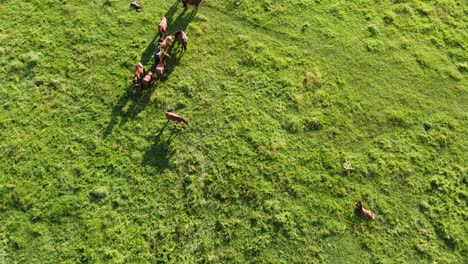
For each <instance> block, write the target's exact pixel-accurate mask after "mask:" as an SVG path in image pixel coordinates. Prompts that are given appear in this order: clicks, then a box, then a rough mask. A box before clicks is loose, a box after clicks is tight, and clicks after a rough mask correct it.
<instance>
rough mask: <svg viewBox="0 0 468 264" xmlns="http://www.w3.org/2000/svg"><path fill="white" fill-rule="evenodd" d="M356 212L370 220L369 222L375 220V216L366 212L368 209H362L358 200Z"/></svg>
mask: <svg viewBox="0 0 468 264" xmlns="http://www.w3.org/2000/svg"><path fill="white" fill-rule="evenodd" d="M356 211H358V212H359V213H360V214H361V215H363V216H364V217H365V218H367V219H371V220H374V219H375V214H374V213H373V212H372V211H371V210H368V209H366V208H364V207H362V201H361V200H359V201H358V203H357V205H356Z"/></svg>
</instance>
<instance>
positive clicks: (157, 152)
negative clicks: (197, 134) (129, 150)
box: [141, 121, 174, 171]
mask: <svg viewBox="0 0 468 264" xmlns="http://www.w3.org/2000/svg"><path fill="white" fill-rule="evenodd" d="M168 124H169V121H167V122H166V123H165V124H164V126H163V127H162V128H161V130H159V132H158V134H157V135H156V136H155V137H154V139H153V142H154V144H153V146H151V148H150V149H148V150H147V151H146V153H145V155H144V156H143V160H142V162H141V165H143V166H151V167H155V168H156V169H157V170H158V171H163V170H164V169H167V168H169V159H170V156H171V155H172V152H171V150H170V144H171V140H172V136H173V135H174V131H173V130H171V131H170V134H169V136H168V137H167V138H166V139H163V138H162V135H163V132H164V129H165V128H166V127H167V125H168Z"/></svg>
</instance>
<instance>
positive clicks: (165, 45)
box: [159, 36, 172, 50]
mask: <svg viewBox="0 0 468 264" xmlns="http://www.w3.org/2000/svg"><path fill="white" fill-rule="evenodd" d="M171 45H172V36H167V37H166V38H165V39H164V40H163V41H161V43H159V47H160V48H161V49H163V50H165V49H167V48H169V47H170V46H171Z"/></svg>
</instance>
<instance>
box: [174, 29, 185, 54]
mask: <svg viewBox="0 0 468 264" xmlns="http://www.w3.org/2000/svg"><path fill="white" fill-rule="evenodd" d="M174 37H175V38H178V39H179V42H180V44H181V45H182V48H183V49H184V51H185V50H187V43H188V38H187V35H185V32H184V31H182V30H180V31H177V32H176V33H175V35H174Z"/></svg>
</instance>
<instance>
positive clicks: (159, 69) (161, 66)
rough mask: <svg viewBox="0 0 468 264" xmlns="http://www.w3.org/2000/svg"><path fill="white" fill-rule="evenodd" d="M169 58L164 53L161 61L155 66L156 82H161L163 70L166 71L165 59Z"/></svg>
mask: <svg viewBox="0 0 468 264" xmlns="http://www.w3.org/2000/svg"><path fill="white" fill-rule="evenodd" d="M170 57H171V56H170V55H169V54H167V53H164V55H163V57H162V59H161V61H160V62H159V64H158V65H157V66H156V80H159V81H160V80H161V79H162V76H163V74H164V70H165V69H166V59H168V58H170Z"/></svg>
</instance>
